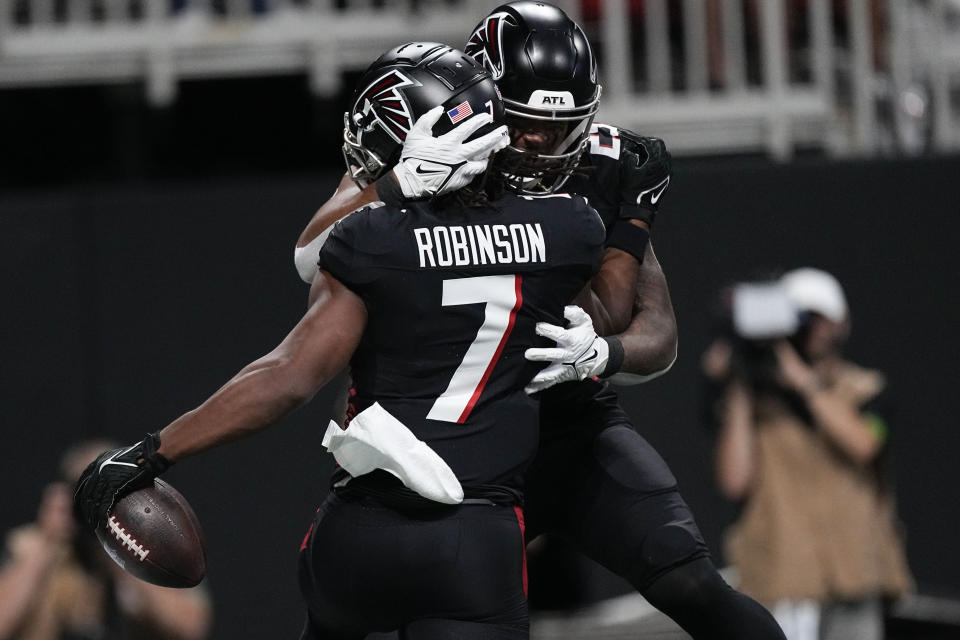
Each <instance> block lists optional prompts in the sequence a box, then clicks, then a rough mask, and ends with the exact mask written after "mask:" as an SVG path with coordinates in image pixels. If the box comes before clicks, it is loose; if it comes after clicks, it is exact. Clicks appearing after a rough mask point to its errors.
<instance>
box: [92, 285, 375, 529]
mask: <svg viewBox="0 0 960 640" xmlns="http://www.w3.org/2000/svg"><path fill="white" fill-rule="evenodd" d="M312 292H313V295H312V297H313V303H312V304H311V305H310V307H309V308H308V309H307V312H306V313H305V314H304V316H303V318H302V319H301V320H300V322H298V323H297V325H296V326H295V327H294V328H293V330H292V331H291V332H290V333H289V334H288V335H287V337H286V338H284V340H283V341H282V342H281V343H280V344H279V345H278V346H277V347H276V348H275V349H274V350H273V351H271V352H270V353H268V354H267V355H265V356H263V357H262V358H260V359H258V360H255V361H254V362H251V363H250V364H248V365H247V366H246V367H244V368H243V369H242V370H241V371H240V372H239V373H238V374H237V375H236V376H234V377H233V378H232V379H231V380H230V381H229V382H227V383H226V384H225V385H223V386H222V387H221V388H220V389H219V390H218V391H217V392H216V393H214V394H213V395H212V396H210V398H208V399H207V400H206V402H204V403H203V404H202V405H200V406H199V407H197V408H196V409H194V410H193V411H190V412H188V413H186V414H184V415H182V416H180V417H179V418H177V419H176V420H174V421H173V422H172V423H171V424H169V425H168V426H166V427H164V428H163V429H162V430H161V431H160V432H159V434H150V435H149V436H148V437H147V438H146V439H144V440H143V441H142V442H140V443H137V444H136V445H133V446H132V447H129V448H126V449H118V450H116V451H108V452H104V453H103V454H101V455H100V456H99V457H98V458H97V459H96V460H95V461H94V462H93V463H91V465H90V466H89V467H87V469H86V471H84V473H83V475H82V476H81V478H80V481H79V482H78V484H77V491H76V493H75V495H74V501H75V503H76V504H77V506H78V508H79V509H80V511H81V512H82V514H83V516H84V518H85V519H86V521H87V522H88V524H90V525H92V526H96V525H97V524H98V523H99V522H100V521H101V520H103V519H105V517H106V514H107V513H108V512H109V510H110V507H111V506H112V505H113V503H114V501H115V500H116V499H118V498H119V497H121V496H123V495H125V494H126V493H129V492H130V491H133V490H135V489H137V488H139V487H141V486H145V485H146V484H148V483H149V482H151V481H152V479H153V478H154V477H156V476H157V475H159V474H160V473H162V472H163V471H165V470H166V469H167V468H168V467H169V466H170V465H171V464H172V463H174V462H176V461H178V460H181V459H183V458H186V457H187V456H191V455H194V454H196V453H200V452H201V451H206V450H207V449H211V448H213V447H215V446H217V445H220V444H223V443H225V442H229V441H231V440H236V439H238V438H242V437H244V436H247V435H250V434H253V433H256V432H258V431H260V430H262V429H265V428H266V427H269V426H270V425H272V424H274V423H275V422H277V421H278V420H280V419H281V418H283V417H284V416H286V415H287V414H288V413H290V412H291V411H293V410H294V409H296V408H298V407H300V406H301V405H303V404H305V403H307V402H308V401H309V400H310V399H311V398H312V397H313V396H314V394H316V392H317V391H318V390H319V389H320V388H321V387H323V385H325V384H326V383H327V382H329V381H330V380H331V379H332V378H333V377H334V376H336V375H337V373H339V372H340V371H341V370H342V369H343V367H344V366H346V364H347V362H348V361H349V359H350V356H351V355H352V354H353V351H354V349H355V348H356V346H357V344H359V342H360V337H361V335H362V333H363V330H364V327H365V326H366V320H367V311H366V307H365V306H364V304H363V301H362V300H361V299H360V297H359V296H357V295H356V294H355V293H353V292H352V291H350V290H349V289H348V288H347V287H346V286H344V285H343V284H342V283H340V282H339V281H338V280H336V279H334V278H333V277H332V276H330V275H329V274H327V273H326V272H320V275H319V276H318V277H317V278H315V279H314V283H313V287H312Z"/></svg>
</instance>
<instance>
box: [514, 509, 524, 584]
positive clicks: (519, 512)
mask: <svg viewBox="0 0 960 640" xmlns="http://www.w3.org/2000/svg"><path fill="white" fill-rule="evenodd" d="M513 512H514V513H515V514H516V516H517V524H519V525H520V543H521V544H522V545H523V573H522V574H521V575H522V579H523V597H524V598H526V597H527V538H526V526H524V522H523V509H521V508H520V507H518V506H514V507H513Z"/></svg>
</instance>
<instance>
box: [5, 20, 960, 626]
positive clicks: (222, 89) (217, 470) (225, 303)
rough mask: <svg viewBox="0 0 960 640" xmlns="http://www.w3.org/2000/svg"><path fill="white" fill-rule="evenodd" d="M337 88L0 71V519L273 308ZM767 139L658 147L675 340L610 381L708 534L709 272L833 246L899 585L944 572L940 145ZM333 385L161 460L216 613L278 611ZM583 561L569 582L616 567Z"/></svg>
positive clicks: (141, 416)
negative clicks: (670, 158) (848, 148)
mask: <svg viewBox="0 0 960 640" xmlns="http://www.w3.org/2000/svg"><path fill="white" fill-rule="evenodd" d="M480 14H482V11H480V10H479V9H478V11H477V15H480ZM463 20H464V21H465V22H464V24H463V25H462V26H463V27H464V30H465V29H466V28H469V24H470V23H471V22H472V20H473V17H469V18H463ZM0 42H2V41H0ZM454 44H459V43H458V42H455V43H454ZM375 53H376V51H374V50H371V51H370V57H371V58H372V57H373V56H374V55H375ZM353 77H354V75H353V72H349V71H348V72H346V73H345V75H344V85H345V86H350V82H351V79H352V78H353ZM64 84H69V83H64ZM344 102H345V98H344V96H343V95H342V94H337V95H331V96H328V97H318V96H317V95H316V92H312V91H311V86H310V82H309V78H308V77H307V75H305V74H298V73H292V74H281V75H277V76H274V77H269V78H268V77H244V78H227V79H203V80H191V81H183V82H181V83H180V84H179V86H178V92H177V96H176V98H175V100H174V101H172V102H171V103H170V104H168V105H167V106H164V107H156V106H152V105H151V104H150V102H149V101H148V100H147V99H145V97H144V87H143V83H142V82H110V83H92V84H85V85H84V86H43V87H38V86H18V87H7V88H5V89H3V90H0V140H2V141H3V145H2V146H3V148H4V150H5V153H3V154H0V224H2V234H0V269H2V272H3V274H4V277H3V288H2V290H0V295H2V300H3V301H4V305H3V314H2V319H0V353H2V354H3V358H4V361H5V366H4V375H3V385H2V387H0V406H3V407H5V408H6V412H5V413H6V415H5V419H4V421H3V434H4V436H5V438H4V441H5V447H4V449H5V455H4V459H5V464H4V465H3V466H2V467H0V481H2V484H0V486H2V487H3V508H2V510H0V529H3V530H6V529H8V528H9V527H11V526H13V525H15V524H17V523H20V522H24V521H27V520H30V519H31V518H32V517H33V516H34V509H35V506H36V502H37V499H38V497H39V494H40V491H41V490H42V487H43V486H44V484H45V483H46V482H47V481H48V480H49V479H51V478H52V477H53V476H54V474H55V469H56V464H57V459H58V457H59V455H60V453H61V451H62V450H63V449H64V448H65V447H66V446H67V445H69V444H70V443H72V442H75V441H77V440H80V439H83V438H86V437H92V436H100V435H109V436H112V437H114V438H117V439H119V440H121V441H128V440H133V439H135V438H138V437H140V436H141V435H142V434H143V433H145V432H146V431H148V430H154V429H156V428H158V427H161V426H163V425H164V424H166V423H167V422H169V421H170V420H171V419H173V418H174V417H176V416H178V415H179V414H180V413H182V412H183V411H185V410H188V409H190V408H192V407H194V406H195V405H196V404H198V403H199V402H200V401H202V400H203V399H204V398H205V397H206V396H207V395H209V393H211V392H212V391H214V390H215V389H216V388H217V387H218V386H219V384H220V383H222V382H223V381H224V380H226V379H227V378H228V377H230V376H232V375H233V374H234V373H235V372H236V371H237V370H238V369H239V368H240V367H242V366H243V365H244V364H245V363H246V362H248V361H250V360H251V359H253V358H255V357H257V356H259V355H261V354H262V353H265V352H266V351H268V350H269V349H270V348H272V347H273V346H274V344H275V343H276V342H278V341H279V339H280V338H281V337H282V336H283V335H284V334H285V332H286V330H287V329H288V328H289V327H291V326H292V325H293V323H294V322H295V321H296V320H297V318H298V317H299V315H300V313H301V312H302V310H303V305H304V303H305V300H306V287H305V285H304V284H303V283H302V282H301V281H300V280H299V278H298V277H297V275H296V272H295V271H294V269H293V261H292V254H293V251H292V249H293V244H294V241H295V240H296V237H297V235H298V234H299V232H300V230H301V229H302V227H303V225H304V224H305V223H306V221H307V220H308V219H309V217H310V215H311V214H312V212H313V211H314V210H315V208H316V207H317V206H319V204H321V203H322V202H323V201H324V200H325V199H326V198H327V197H328V196H329V195H330V194H331V193H332V192H333V189H334V187H335V185H336V183H337V181H338V179H339V176H340V175H341V174H342V171H341V165H340V157H339V150H338V146H339V133H340V119H341V113H342V111H343V106H344ZM652 133H657V131H652ZM670 142H671V140H670V137H669V136H667V143H668V145H670ZM726 151H729V150H726ZM948 151H949V150H948ZM771 155H775V154H771V153H769V152H763V149H757V150H756V152H754V153H738V154H735V155H731V154H729V153H726V154H724V155H716V154H711V153H706V152H702V151H701V152H687V153H681V154H678V157H677V159H676V163H675V172H674V175H675V178H674V182H673V183H672V186H671V190H670V192H669V194H668V197H667V198H666V199H665V204H664V206H663V209H662V211H663V213H662V214H661V216H660V217H659V218H658V221H657V226H656V232H655V243H656V247H657V253H658V257H659V258H660V260H661V263H662V264H663V268H664V271H665V272H666V274H667V276H668V278H669V281H670V285H671V291H672V295H673V299H674V304H675V307H676V309H677V315H678V322H679V327H680V356H679V359H678V362H677V364H676V366H675V367H674V369H673V370H672V372H671V373H670V374H669V375H668V376H665V377H663V378H661V379H659V380H657V381H654V382H652V383H650V384H647V385H644V386H642V387H633V388H629V389H625V390H623V392H622V394H621V397H622V398H623V401H624V404H625V405H626V406H627V408H628V409H629V410H630V412H631V415H632V416H633V417H634V418H635V420H636V422H637V424H638V425H639V426H640V429H641V431H642V433H643V434H644V435H645V436H646V437H648V438H649V439H650V441H651V442H652V443H653V444H654V445H655V446H656V447H657V449H658V450H659V451H660V452H661V453H662V454H663V455H664V457H665V458H666V459H667V461H668V462H669V463H670V465H671V466H672V468H673V470H674V472H675V474H676V475H677V477H678V478H679V481H680V483H681V487H682V490H683V492H684V495H685V496H686V498H687V500H688V501H689V502H690V503H691V505H692V506H693V508H694V511H695V513H696V514H697V515H698V519H699V522H700V524H701V527H702V528H703V529H704V533H705V535H706V537H707V540H708V542H709V544H710V545H711V548H712V549H713V550H714V551H715V552H716V553H717V554H718V556H719V555H720V545H721V539H722V530H723V528H724V526H725V525H726V524H728V523H729V522H730V520H731V518H732V516H733V514H734V507H733V506H732V505H730V504H728V503H725V502H723V501H722V500H721V498H720V497H719V495H718V493H717V491H716V490H715V489H714V484H713V481H712V469H711V454H710V448H711V434H710V432H709V430H708V429H707V428H706V425H705V424H704V420H703V417H702V415H701V412H700V408H699V406H698V405H699V399H700V392H701V387H700V385H701V382H700V379H699V374H698V361H699V356H700V353H701V351H702V349H703V348H704V347H705V346H706V345H707V344H708V342H709V340H710V338H711V336H712V335H713V334H712V332H713V331H714V324H713V317H712V312H713V304H714V301H715V297H716V292H717V291H718V289H719V288H720V287H722V286H724V285H727V284H730V283H732V282H735V281H738V280H743V279H747V278H753V277H756V276H758V275H762V273H763V272H764V270H771V269H779V268H792V267H796V266H801V265H814V266H818V267H821V268H824V269H826V270H828V271H831V272H832V273H834V274H836V275H837V276H838V278H839V279H840V280H841V282H843V283H844V285H845V286H846V289H847V293H848V296H849V298H850V303H851V308H852V310H853V323H854V329H853V334H852V340H851V342H850V345H849V349H848V352H849V354H850V356H851V357H852V359H854V360H856V361H858V362H862V363H865V364H868V365H873V366H876V367H878V368H880V369H882V370H884V371H885V372H888V373H889V375H890V377H891V379H892V384H893V395H894V397H895V399H896V401H897V407H898V411H897V415H896V416H895V419H894V420H893V432H892V441H891V452H892V455H893V457H892V468H893V470H894V473H895V478H896V484H897V493H898V497H899V511H900V514H901V517H902V519H903V522H904V525H905V529H906V532H907V550H908V556H909V560H910V562H911V566H912V568H913V570H914V572H915V574H916V577H917V579H918V582H919V585H920V588H921V592H922V593H927V594H935V595H947V596H957V595H960V578H958V576H960V555H958V554H957V553H956V551H955V545H954V537H955V532H956V531H957V530H958V529H960V510H958V507H957V505H958V504H960V472H958V470H957V469H958V465H957V463H956V456H957V453H958V452H960V431H958V429H957V427H958V424H957V417H956V416H957V415H958V414H960V395H958V394H957V393H956V385H957V382H958V376H957V373H956V367H957V364H956V363H957V354H958V352H960V349H958V339H957V337H956V335H955V332H956V329H957V327H958V326H960V301H958V299H957V290H958V283H960V267H958V263H957V260H956V247H957V243H958V241H960V190H958V188H957V178H958V176H960V157H958V156H957V155H956V154H955V153H950V152H946V153H943V152H941V153H928V152H924V153H919V154H916V153H914V154H909V155H908V154H904V153H893V154H886V157H877V156H878V155H884V154H877V153H874V154H863V153H859V154H849V155H850V156H851V157H846V158H842V159H840V158H837V157H836V155H835V154H830V153H826V152H825V151H824V150H823V149H820V148H817V147H816V145H809V148H805V147H804V146H803V145H802V144H800V145H799V146H798V148H797V149H796V150H795V151H794V152H793V154H792V158H790V160H789V161H787V162H782V161H776V160H773V159H771ZM331 396H332V394H331V393H330V392H328V391H324V392H321V393H320V394H319V395H318V397H317V398H316V399H315V401H314V402H313V403H312V404H311V405H310V406H308V407H306V408H305V409H303V410H301V411H299V412H298V413H296V414H295V415H293V416H292V417H290V418H288V419H287V420H285V421H283V422H282V423H281V424H280V425H278V426H277V427H276V428H275V429H273V430H271V431H268V432H266V433H264V434H261V435H259V436H257V437H255V438H252V439H250V440H247V441H243V442H240V443H236V444H233V445H229V446H227V447H226V448H224V449H222V450H220V451H217V452H214V453H209V454H205V455H202V456H200V457H198V458H196V459H193V460H190V461H188V462H184V463H183V464H181V465H178V466H176V467H174V468H173V469H172V470H171V471H170V473H169V478H170V481H171V482H172V483H173V484H174V485H175V486H177V487H178V488H179V489H180V490H181V491H182V492H183V493H184V494H185V495H186V496H187V497H188V498H189V500H190V501H191V503H192V504H193V505H194V507H195V509H196V511H197V513H198V515H199V516H200V518H201V520H202V522H203V524H204V527H205V532H206V536H207V545H208V555H209V584H210V587H211V590H212V592H213V596H214V602H215V617H216V621H215V629H214V633H213V637H214V638H228V637H250V638H256V637H295V634H296V633H297V631H298V629H299V627H300V624H301V620H302V607H301V605H300V600H299V595H298V592H297V586H296V571H295V560H296V552H297V549H298V547H299V543H300V540H301V538H302V537H303V534H304V533H305V531H306V527H307V525H308V523H309V521H310V519H311V516H312V513H313V511H314V509H315V508H316V505H317V504H319V502H320V500H321V499H322V496H323V495H324V493H325V490H326V479H327V475H328V473H329V471H330V469H331V460H330V458H329V456H327V455H326V454H325V453H324V452H323V450H322V448H321V446H320V437H321V435H322V432H323V428H324V427H325V425H326V421H327V417H328V408H329V405H330V402H331ZM589 575H590V578H589V579H590V584H589V585H588V587H587V589H586V592H585V594H584V597H585V600H587V601H589V600H596V599H600V598H602V597H606V596H610V595H615V594H618V593H624V592H625V591H626V590H627V589H626V587H625V586H624V585H623V584H622V583H620V582H619V581H617V580H615V579H613V578H611V577H609V576H607V575H605V574H604V573H603V572H601V571H591V572H590V574H589Z"/></svg>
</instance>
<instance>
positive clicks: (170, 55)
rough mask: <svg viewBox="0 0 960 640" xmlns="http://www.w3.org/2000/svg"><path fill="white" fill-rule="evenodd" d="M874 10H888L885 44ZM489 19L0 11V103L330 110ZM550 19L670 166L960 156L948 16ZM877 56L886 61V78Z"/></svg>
mask: <svg viewBox="0 0 960 640" xmlns="http://www.w3.org/2000/svg"><path fill="white" fill-rule="evenodd" d="M871 2H873V3H877V2H881V3H885V8H886V15H887V20H886V21H885V24H886V27H885V28H884V30H883V32H882V33H875V32H874V24H873V22H874V21H873V20H872V16H871V6H872V4H871ZM497 4H500V2H499V1H498V0H490V1H487V0H459V1H457V0H419V1H415V0H219V1H216V2H215V1H213V0H0V87H12V86H31V85H32V86H37V85H61V84H76V83H104V82H117V81H144V82H145V86H146V87H147V95H148V97H149V99H150V101H151V102H152V103H153V104H155V105H165V104H169V103H170V102H172V101H173V100H175V99H176V91H177V85H178V82H179V81H181V80H189V79H196V78H212V77H224V76H236V75H264V74H284V73H306V74H308V76H309V78H310V84H311V87H312V89H313V91H314V92H315V93H316V94H317V95H320V96H331V95H335V94H336V93H338V92H339V91H341V90H342V89H343V87H342V86H341V85H342V74H343V72H344V71H350V70H358V69H362V68H364V67H365V66H366V65H367V64H369V62H370V61H371V59H372V58H373V57H374V56H375V55H377V54H378V53H380V52H382V51H383V50H385V49H387V48H388V47H390V46H392V45H394V44H397V43H399V42H403V41H407V40H416V39H430V40H437V41H441V42H448V43H451V44H453V45H455V46H460V45H462V43H463V40H464V36H465V35H466V33H467V31H469V29H470V27H471V26H472V25H473V24H474V23H475V22H476V21H478V20H479V19H480V18H481V17H482V16H483V15H484V14H485V13H486V12H487V11H489V9H491V8H492V7H493V6H495V5H497ZM555 4H559V5H561V6H563V7H564V9H566V10H567V11H568V13H570V14H571V16H573V17H575V18H576V19H581V18H584V19H587V20H588V22H586V23H585V26H586V28H587V29H588V31H589V32H590V35H591V38H592V39H593V40H594V43H595V45H596V49H597V50H598V52H599V53H600V55H601V62H602V64H601V66H602V79H603V83H604V97H603V106H602V109H601V114H600V117H601V118H602V119H604V120H606V121H609V122H613V123H616V124H619V125H622V126H625V127H630V128H636V129H639V130H642V131H644V132H649V133H653V134H657V135H661V136H663V137H664V138H666V139H667V140H668V141H669V142H670V145H671V148H672V149H674V150H675V151H676V152H678V153H685V152H687V153H715V152H738V151H758V150H761V151H766V152H768V153H769V154H770V155H771V156H772V157H775V158H778V159H786V158H789V157H790V156H791V155H792V154H793V152H794V150H795V149H797V148H803V147H813V148H821V149H825V150H827V151H829V152H831V153H833V154H836V155H851V154H859V155H871V154H877V153H888V152H889V153H894V152H907V153H915V152H920V151H923V150H926V149H928V148H931V147H932V148H934V149H937V150H942V151H954V150H957V149H960V134H958V131H957V125H956V122H957V111H958V105H957V104H955V101H954V100H952V96H951V93H956V92H957V88H958V87H960V19H958V17H957V16H958V15H960V0H926V1H924V0H848V1H847V2H846V3H845V6H846V9H845V11H844V14H843V15H839V16H834V15H833V12H834V10H835V9H834V6H833V5H834V2H833V1H832V0H809V2H808V3H807V7H808V8H807V10H806V12H805V14H803V15H802V16H800V17H799V19H801V20H803V21H805V23H806V33H807V34H808V36H807V37H806V38H805V39H804V41H803V42H795V41H794V40H795V39H794V38H791V37H789V36H788V34H787V29H786V6H785V1H784V0H756V1H755V2H747V1H746V0H645V2H644V3H643V7H644V10H643V15H642V16H636V15H633V16H631V11H630V5H631V3H630V2H629V0H602V2H600V10H599V18H597V19H596V20H592V18H593V16H591V15H582V14H581V12H580V4H581V3H580V2H579V1H578V0H562V1H560V2H555ZM748 7H755V8H756V11H755V15H754V13H753V12H748V11H747V8H748ZM795 19H796V16H795ZM671 21H672V22H671ZM837 22H844V23H846V37H844V38H840V37H838V34H836V33H835V32H834V25H835V24H836V23H837ZM671 24H675V25H679V29H677V28H674V29H672V30H671V28H670V25H671ZM677 32H679V33H680V34H681V37H680V38H679V42H672V41H671V35H670V34H671V33H677ZM750 43H755V46H748V44H750ZM874 46H880V47H882V51H881V52H880V53H881V54H882V55H881V56H880V57H882V58H885V59H886V60H887V61H888V62H887V65H886V68H885V69H884V70H883V71H882V72H879V71H877V70H876V69H874V64H875V63H874V60H875V58H876V57H877V56H875V55H874V53H875V52H874V50H873V48H874ZM681 51H682V53H680V52H681ZM718 59H719V60H720V62H718ZM711 63H713V64H712V66H711Z"/></svg>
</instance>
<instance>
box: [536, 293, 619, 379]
mask: <svg viewBox="0 0 960 640" xmlns="http://www.w3.org/2000/svg"><path fill="white" fill-rule="evenodd" d="M563 317H564V318H566V319H567V321H568V322H569V323H570V326H569V327H567V328H566V329H564V328H563V327H558V326H557V325H555V324H548V323H546V322H538V323H537V329H536V330H537V334H538V335H541V336H543V337H545V338H550V339H551V340H555V341H556V342H557V346H556V347H553V348H549V347H547V348H531V349H527V350H526V351H525V352H524V354H523V355H524V357H525V358H526V359H527V360H532V361H534V362H549V363H551V364H550V366H548V367H547V368H545V369H543V370H542V371H541V372H540V373H538V374H537V375H536V376H534V377H533V380H531V381H530V384H528V385H527V386H526V387H524V391H526V392H527V393H536V392H537V391H543V390H544V389H547V388H549V387H552V386H553V385H555V384H560V383H561V382H569V381H577V380H583V379H585V378H592V377H593V376H599V375H600V374H601V373H603V371H604V369H606V367H607V362H608V361H609V358H610V345H608V344H607V341H606V340H604V339H603V338H601V337H599V336H598V335H597V332H596V331H594V329H593V321H592V320H590V316H588V315H587V312H586V311H584V310H583V309H581V308H580V307H577V306H575V305H570V306H567V307H564V309H563Z"/></svg>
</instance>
